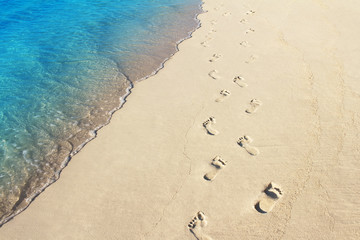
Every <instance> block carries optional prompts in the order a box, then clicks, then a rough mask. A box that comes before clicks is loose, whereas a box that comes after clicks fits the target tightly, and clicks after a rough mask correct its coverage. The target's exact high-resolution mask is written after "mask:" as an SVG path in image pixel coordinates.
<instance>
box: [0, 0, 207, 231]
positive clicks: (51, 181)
mask: <svg viewBox="0 0 360 240" xmlns="http://www.w3.org/2000/svg"><path fill="white" fill-rule="evenodd" d="M202 5H203V3H201V4H200V5H199V6H198V7H199V11H200V12H199V13H198V14H196V15H195V17H194V19H193V20H195V21H196V23H197V26H195V27H194V29H191V30H190V31H189V32H188V33H187V36H186V37H184V38H182V39H180V40H178V41H177V42H175V49H174V52H173V53H171V54H170V55H169V57H167V58H165V59H164V60H163V61H162V62H161V63H160V64H159V67H158V68H157V69H155V70H154V71H153V72H151V73H150V74H148V75H146V76H145V77H143V78H141V79H137V80H135V81H132V80H130V78H129V77H128V76H126V75H125V73H121V74H122V76H124V77H125V79H126V81H127V82H128V84H129V86H128V87H127V88H126V89H124V92H125V93H124V95H121V96H120V97H119V106H117V107H115V108H113V109H111V110H109V111H108V112H107V115H109V117H108V119H107V120H106V121H105V122H104V123H102V124H100V125H98V126H97V127H96V128H95V129H93V130H89V133H91V137H90V138H87V139H85V140H84V142H82V143H81V144H80V145H78V147H77V148H76V149H73V150H72V151H71V152H70V153H69V155H67V156H66V157H65V159H64V161H62V162H61V163H60V169H59V170H58V171H56V172H55V174H54V177H51V178H49V179H48V181H47V182H46V183H44V184H43V185H42V186H41V187H39V188H37V189H36V191H33V194H31V195H30V196H29V197H27V198H25V199H23V200H21V202H20V203H19V204H18V205H17V206H19V205H20V206H22V205H24V207H20V208H19V209H18V207H16V209H17V210H15V211H14V212H13V213H12V214H10V215H9V216H7V217H4V218H3V219H2V220H1V221H0V228H1V227H2V226H3V225H4V224H6V223H8V222H9V221H11V220H12V219H13V218H14V217H16V216H17V215H19V214H21V213H22V212H23V211H25V210H26V209H27V208H28V207H29V206H30V205H31V203H32V202H33V201H35V200H36V198H37V197H38V196H39V195H40V194H42V193H43V192H44V191H45V190H46V189H47V188H48V187H50V186H51V185H52V184H54V183H55V182H57V181H58V180H60V175H61V173H62V171H63V170H64V169H65V168H66V167H67V165H68V164H69V162H70V161H71V160H72V158H73V157H74V156H76V154H78V153H79V152H80V151H81V150H82V149H83V148H84V147H85V146H86V145H87V144H88V143H89V142H91V141H93V140H94V139H96V137H97V132H98V131H99V130H101V129H102V128H103V127H105V126H107V125H108V124H110V122H111V119H112V117H113V115H114V113H115V112H117V111H119V110H121V108H122V107H123V106H124V104H125V103H126V101H127V100H126V99H127V97H128V96H129V95H130V94H131V90H132V89H133V88H134V84H137V83H139V82H141V81H144V80H146V79H148V78H149V77H152V76H154V75H156V74H157V73H158V72H159V71H160V70H162V69H163V68H164V64H165V63H166V62H167V61H168V60H170V59H171V58H172V57H173V56H174V55H175V54H176V53H177V52H178V51H179V48H178V46H179V44H181V43H182V42H183V41H185V40H187V39H189V38H191V37H192V34H193V32H195V31H196V30H197V29H199V28H200V27H201V23H200V21H199V19H198V16H199V15H200V14H202V13H204V12H203V9H202ZM14 207H15V206H14Z"/></svg>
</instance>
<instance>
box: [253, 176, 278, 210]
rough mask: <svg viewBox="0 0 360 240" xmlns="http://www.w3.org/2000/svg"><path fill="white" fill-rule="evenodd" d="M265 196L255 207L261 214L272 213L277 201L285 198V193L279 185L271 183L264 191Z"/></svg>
mask: <svg viewBox="0 0 360 240" xmlns="http://www.w3.org/2000/svg"><path fill="white" fill-rule="evenodd" d="M264 192H265V195H264V196H263V198H262V199H260V201H259V202H258V203H257V204H256V205H255V209H256V210H257V211H258V212H259V213H268V212H270V211H271V210H272V209H273V208H274V206H275V204H276V203H277V201H278V200H279V199H280V198H281V197H282V196H283V191H282V190H281V187H280V186H278V185H277V184H275V183H273V182H271V183H270V184H269V185H268V187H267V188H266V189H265V190H264Z"/></svg>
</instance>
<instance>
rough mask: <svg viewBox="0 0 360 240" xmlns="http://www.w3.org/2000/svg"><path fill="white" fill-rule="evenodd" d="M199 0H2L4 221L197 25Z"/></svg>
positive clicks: (0, 188) (0, 179)
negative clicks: (134, 82) (130, 87)
mask: <svg viewBox="0 0 360 240" xmlns="http://www.w3.org/2000/svg"><path fill="white" fill-rule="evenodd" d="M199 5H200V0H151V1H150V0H98V1H86V0H56V1H55V0H46V1H45V0H28V1H16V0H15V1H3V0H0V9H1V14H0V39H1V41H0V225H1V224H2V223H3V222H4V221H6V220H7V219H8V218H9V217H10V216H12V215H14V214H16V213H17V212H19V211H21V210H22V209H23V208H24V207H26V206H27V204H28V203H29V202H30V201H31V200H32V198H33V197H34V196H35V195H37V194H38V193H39V192H41V190H42V189H43V188H44V187H45V186H47V185H48V184H50V183H51V182H53V181H54V180H56V179H57V178H58V173H59V171H60V170H61V169H62V168H63V167H64V165H65V164H66V162H67V160H68V159H69V156H70V155H72V154H73V153H74V152H76V151H77V150H78V149H80V148H81V147H82V145H83V144H84V142H86V141H87V140H89V139H91V138H92V137H94V131H93V130H96V129H98V128H99V127H101V126H102V125H103V124H105V123H106V122H107V121H108V120H109V117H110V115H111V111H113V110H114V109H116V108H118V107H119V106H120V97H121V96H123V95H124V94H125V93H126V89H127V88H129V86H130V81H132V82H133V81H136V80H139V79H141V78H143V77H145V76H147V75H149V74H150V73H152V72H153V71H154V70H156V69H157V68H158V67H159V66H160V64H161V63H162V62H163V61H164V60H165V59H166V58H167V57H169V56H170V55H171V54H173V53H174V52H175V49H176V48H175V47H176V42H177V41H179V40H180V39H182V38H184V37H187V36H188V33H189V32H190V31H192V30H194V29H195V28H196V26H197V24H198V23H197V21H196V20H195V16H196V14H198V13H199V12H200V7H199Z"/></svg>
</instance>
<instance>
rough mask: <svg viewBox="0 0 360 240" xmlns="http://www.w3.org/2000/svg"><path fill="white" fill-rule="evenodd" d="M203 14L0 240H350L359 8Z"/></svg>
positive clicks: (336, 2)
mask: <svg viewBox="0 0 360 240" xmlns="http://www.w3.org/2000/svg"><path fill="white" fill-rule="evenodd" d="M204 2H205V3H204V9H205V10H207V11H208V12H206V13H204V14H201V15H200V16H199V19H200V20H201V23H202V27H201V28H200V29H198V30H197V31H196V32H195V33H194V34H193V38H191V39H188V40H186V41H184V42H183V43H181V44H180V46H179V49H180V51H179V52H178V53H176V54H175V55H174V57H172V58H171V59H170V60H169V61H168V62H166V64H165V68H164V69H163V70H161V71H160V72H159V73H158V74H157V75H155V76H153V77H151V78H149V79H147V80H145V81H143V82H141V83H139V84H137V85H136V86H135V89H133V93H132V94H131V95H130V97H129V98H128V102H127V103H126V104H125V106H124V107H123V109H121V110H120V111H118V112H117V113H116V114H115V115H114V118H113V119H112V121H111V123H110V124H109V125H108V126H106V127H104V128H103V129H102V130H101V131H99V134H98V137H97V138H96V139H95V140H94V141H92V142H91V143H89V144H88V145H87V146H86V147H85V148H84V149H83V150H82V151H81V152H80V153H79V154H77V155H76V156H75V157H74V158H73V159H72V161H71V162H70V164H69V166H68V167H67V168H66V169H65V170H64V171H63V173H62V174H61V178H60V180H59V181H57V182H56V183H55V184H53V185H52V186H51V187H49V188H48V189H47V190H46V191H45V192H44V193H42V194H41V195H40V196H39V197H38V198H37V199H36V200H35V201H34V202H33V203H32V204H31V205H30V207H29V208H28V209H27V210H25V211H24V212H23V213H21V214H20V215H18V216H17V217H15V218H14V219H13V220H12V221H10V222H8V223H7V224H5V225H4V226H3V227H2V228H1V229H0V239H11V240H15V239H121V240H122V239H129V240H133V239H154V240H159V239H167V240H169V239H179V240H183V239H189V240H191V239H196V238H195V237H197V238H198V239H213V240H217V239H229V240H233V239H360V178H359V176H360V161H359V158H360V157H359V154H360V144H359V142H360V135H359V130H360V115H359V113H360V104H359V103H360V82H359V78H360V68H359V65H360V47H359V39H360V32H359V30H358V28H359V26H360V2H359V1H354V0H353V1H351V0H349V1H341V0H333V1H321V0H301V1H300V0H297V1H296V0H276V1H275V0H266V1H265V0H264V1H259V0H244V1H238V0H222V1H218V0H205V1H204ZM222 90H226V91H227V92H228V93H230V94H228V93H226V92H225V91H223V92H221V91H222ZM224 93H225V94H224ZM219 98H221V100H218V99H219ZM253 99H255V100H253ZM217 100H218V101H217ZM252 100H253V101H252ZM259 103H260V104H259ZM247 110H248V111H247ZM204 123H205V124H204ZM220 160H221V161H220ZM214 176H215V177H216V178H215V177H214ZM270 183H271V184H270ZM269 184H270V185H269ZM280 192H281V194H279V193H280ZM280 195H281V196H280ZM256 206H257V207H256ZM259 207H260V208H261V207H262V208H263V210H266V213H265V212H264V211H259V210H261V209H259Z"/></svg>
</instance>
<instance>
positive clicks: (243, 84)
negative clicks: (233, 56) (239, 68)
mask: <svg viewBox="0 0 360 240" xmlns="http://www.w3.org/2000/svg"><path fill="white" fill-rule="evenodd" d="M233 82H234V83H236V84H237V85H239V86H240V87H242V88H243V87H247V86H248V84H247V83H246V82H244V78H243V77H241V76H236V77H234V79H233Z"/></svg>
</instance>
